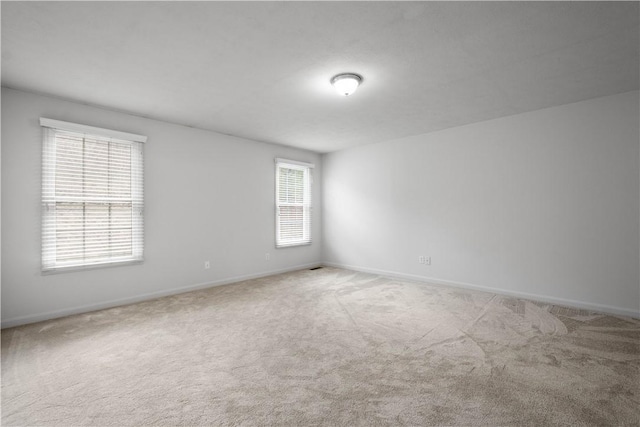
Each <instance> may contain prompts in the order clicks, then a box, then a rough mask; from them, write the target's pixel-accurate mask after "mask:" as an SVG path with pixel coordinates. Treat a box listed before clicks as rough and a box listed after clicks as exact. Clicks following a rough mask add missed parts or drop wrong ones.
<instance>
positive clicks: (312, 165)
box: [276, 157, 316, 169]
mask: <svg viewBox="0 0 640 427" xmlns="http://www.w3.org/2000/svg"><path fill="white" fill-rule="evenodd" d="M279 163H286V164H288V165H297V166H304V167H306V168H312V169H313V168H315V167H316V166H315V165H314V164H313V163H306V162H299V161H297V160H289V159H281V158H279V157H276V164H279Z"/></svg>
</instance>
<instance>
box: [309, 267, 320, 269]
mask: <svg viewBox="0 0 640 427" xmlns="http://www.w3.org/2000/svg"><path fill="white" fill-rule="evenodd" d="M321 268H322V267H313V268H310V269H309V270H320V269H321Z"/></svg>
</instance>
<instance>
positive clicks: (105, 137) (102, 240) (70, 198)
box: [40, 118, 146, 272]
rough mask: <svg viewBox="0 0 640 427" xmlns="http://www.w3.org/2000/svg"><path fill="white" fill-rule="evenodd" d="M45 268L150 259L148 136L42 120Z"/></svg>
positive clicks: (76, 266)
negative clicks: (146, 237)
mask: <svg viewBox="0 0 640 427" xmlns="http://www.w3.org/2000/svg"><path fill="white" fill-rule="evenodd" d="M40 125H41V126H42V127H43V162H42V164H43V169H42V270H43V271H44V272H51V271H57V270H64V269H74V268H82V267H92V266H102V265H110V264H116V263H130V262H140V261H142V259H143V246H144V245H143V225H144V221H143V211H144V198H143V192H144V191H143V149H142V147H143V144H142V143H143V142H145V141H146V137H145V136H141V135H133V134H129V133H124V132H118V131H111V130H107V129H100V128H94V127H90V126H84V125H77V124H74V123H68V122H61V121H58V120H51V119H44V118H43V119H40Z"/></svg>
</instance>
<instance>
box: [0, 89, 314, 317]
mask: <svg viewBox="0 0 640 427" xmlns="http://www.w3.org/2000/svg"><path fill="white" fill-rule="evenodd" d="M40 117H47V118H52V119H58V120H64V121H70V122H76V123H82V124H86V125H91V126H97V127H103V128H109V129H116V130H121V131H125V132H132V133H137V134H143V135H147V136H148V137H149V139H148V142H147V144H146V145H145V259H146V260H145V262H144V263H143V264H142V265H133V266H123V267H111V268H102V269H97V270H90V271H81V272H72V273H60V274H53V275H42V274H41V273H40V224H41V221H40V188H41V183H40V182H41V181H40V180H41V173H40V169H41V138H42V137H41V135H42V133H41V129H40V127H39V125H38V120H39V118H40ZM275 157H284V158H290V159H294V160H300V161H305V162H312V163H315V164H316V168H315V170H314V176H315V182H314V188H313V195H312V196H313V199H314V202H315V209H314V211H313V212H314V213H313V215H314V216H313V228H312V233H313V237H314V242H313V244H312V245H310V246H303V247H295V248H286V249H277V250H276V249H275V247H274V246H275V236H274V233H275V219H274V191H275V190H274V174H275V169H274V168H275V165H274V158H275ZM1 170H2V180H1V182H2V205H1V206H2V326H3V327H6V326H12V325H16V324H20V323H26V322H31V321H35V320H41V319H45V318H50V317H57V316H60V315H63V314H68V313H74V312H80V311H86V310H88V309H92V308H94V309H95V308H100V307H105V306H110V305H115V304H119V303H124V302H131V301H136V300H140V299H145V298H148V297H150V296H152V295H163V294H168V293H173V292H177V291H180V290H188V289H191V288H193V287H194V286H198V285H206V284H211V283H225V282H229V281H234V280H237V279H239V278H243V277H254V276H260V275H266V274H269V273H271V272H275V271H283V270H290V269H296V268H302V267H307V266H311V265H317V264H319V263H320V261H321V238H320V237H321V230H320V223H321V217H320V213H321V206H320V200H321V196H320V194H321V192H320V185H321V173H322V167H321V157H320V155H318V154H315V153H311V152H308V151H303V150H297V149H293V148H288V147H283V146H278V145H272V144H265V143H260V142H255V141H249V140H245V139H240V138H234V137H230V136H226V135H221V134H218V133H215V132H208V131H204V130H198V129H193V128H188V127H183V126H178V125H173V124H169V123H164V122H160V121H154V120H149V119H144V118H141V117H135V116H130V115H127V114H121V113H117V112H112V111H107V110H103V109H99V108H94V107H89V106H85V105H80V104H76V103H71V102H66V101H61V100H58V99H53V98H48V97H42V96H38V95H34V94H29V93H25V92H21V91H15V90H10V89H2V169H1ZM266 252H269V253H270V254H271V259H270V261H265V253H266ZM205 260H210V261H211V269H210V270H205V269H204V268H203V266H204V261H205Z"/></svg>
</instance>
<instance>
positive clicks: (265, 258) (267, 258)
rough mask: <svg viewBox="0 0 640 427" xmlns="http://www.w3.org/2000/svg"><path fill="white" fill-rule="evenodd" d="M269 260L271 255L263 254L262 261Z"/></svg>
mask: <svg viewBox="0 0 640 427" xmlns="http://www.w3.org/2000/svg"><path fill="white" fill-rule="evenodd" d="M270 259H271V254H270V253H269V252H267V253H266V254H264V260H265V261H269V260H270Z"/></svg>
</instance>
